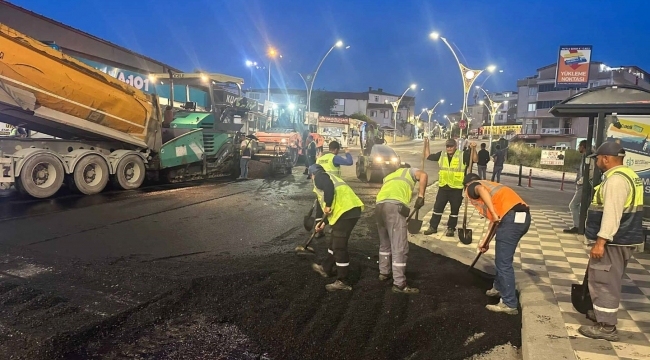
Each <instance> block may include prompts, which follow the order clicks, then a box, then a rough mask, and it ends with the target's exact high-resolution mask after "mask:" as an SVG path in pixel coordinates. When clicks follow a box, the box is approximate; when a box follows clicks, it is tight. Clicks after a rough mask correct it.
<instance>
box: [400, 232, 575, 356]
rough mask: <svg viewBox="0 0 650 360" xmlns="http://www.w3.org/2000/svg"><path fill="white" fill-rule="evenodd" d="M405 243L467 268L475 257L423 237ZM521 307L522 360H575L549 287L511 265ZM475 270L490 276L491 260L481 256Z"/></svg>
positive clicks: (420, 235) (456, 248) (492, 264)
mask: <svg viewBox="0 0 650 360" xmlns="http://www.w3.org/2000/svg"><path fill="white" fill-rule="evenodd" d="M409 241H410V242H412V243H414V244H415V245H418V246H421V247H424V248H425V249H428V250H430V251H431V252H434V253H436V254H439V255H442V256H446V257H448V258H451V259H454V260H456V261H459V262H461V263H463V264H465V265H468V266H469V265H470V264H471V263H472V261H473V260H474V257H475V256H476V254H475V253H474V252H472V251H469V250H467V249H464V248H459V247H456V246H454V245H451V244H448V243H444V242H438V241H435V239H434V238H429V237H427V236H425V235H422V234H419V235H409ZM514 266H515V277H516V279H517V290H518V291H519V303H520V306H521V312H522V313H521V344H522V347H521V353H522V357H523V359H524V360H548V359H562V360H575V359H576V356H575V353H574V351H573V347H572V346H571V343H570V341H569V334H568V333H567V331H566V328H565V325H564V319H563V318H562V313H561V312H560V308H559V306H558V303H557V300H556V299H555V294H554V293H553V289H552V288H551V286H550V284H545V283H543V282H541V281H540V279H539V278H538V277H537V276H536V275H535V274H534V273H533V274H530V273H528V272H526V271H523V270H521V264H514ZM474 268H475V269H476V270H479V271H482V272H484V273H487V274H491V275H494V274H495V268H494V261H493V259H492V258H491V257H485V256H482V257H481V258H480V259H479V261H478V262H477V263H476V265H475V266H474Z"/></svg>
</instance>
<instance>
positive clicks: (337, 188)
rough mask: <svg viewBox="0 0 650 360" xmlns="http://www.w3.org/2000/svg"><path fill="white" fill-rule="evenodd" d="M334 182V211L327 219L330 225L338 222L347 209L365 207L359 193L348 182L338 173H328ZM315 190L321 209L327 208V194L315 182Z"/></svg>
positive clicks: (332, 207)
mask: <svg viewBox="0 0 650 360" xmlns="http://www.w3.org/2000/svg"><path fill="white" fill-rule="evenodd" d="M327 175H329V177H330V179H332V182H333V183H334V201H332V206H331V209H332V213H331V214H330V216H329V217H328V218H327V221H328V223H329V224H330V225H334V224H336V221H337V220H338V219H339V218H340V217H341V215H343V214H344V213H345V212H346V211H350V210H352V209H354V208H355V207H360V208H361V210H363V209H364V206H363V201H361V199H359V197H358V196H357V194H355V193H354V191H352V188H351V187H350V185H348V184H346V183H345V181H343V180H342V179H341V178H339V177H338V176H336V175H332V174H329V173H328V174H327ZM314 192H315V193H316V197H317V198H318V203H319V204H320V207H321V209H325V194H324V192H323V191H322V190H320V189H318V188H317V187H316V184H314Z"/></svg>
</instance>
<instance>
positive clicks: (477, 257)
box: [469, 251, 483, 270]
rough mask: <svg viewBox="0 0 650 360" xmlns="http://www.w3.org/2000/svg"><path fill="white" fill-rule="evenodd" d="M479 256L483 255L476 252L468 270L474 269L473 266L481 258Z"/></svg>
mask: <svg viewBox="0 0 650 360" xmlns="http://www.w3.org/2000/svg"><path fill="white" fill-rule="evenodd" d="M481 255H483V253H482V252H480V251H479V252H478V254H476V257H475V258H474V261H472V265H470V266H469V270H471V269H473V268H474V265H476V262H477V261H478V259H479V258H480V257H481Z"/></svg>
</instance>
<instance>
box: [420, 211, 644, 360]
mask: <svg viewBox="0 0 650 360" xmlns="http://www.w3.org/2000/svg"><path fill="white" fill-rule="evenodd" d="M431 214H432V212H429V213H428V214H427V215H426V216H425V218H424V220H425V223H424V225H423V227H422V231H424V230H425V229H426V228H427V227H428V220H429V219H430V218H431ZM462 214H463V208H461V218H460V219H459V225H460V224H462ZM448 216H449V210H448V209H446V211H445V214H444V215H443V219H442V222H441V226H440V227H439V229H443V228H444V224H445V223H446V221H447V219H448ZM531 216H532V224H531V227H530V230H529V231H528V234H527V235H526V236H525V237H524V238H523V239H522V240H521V242H520V244H519V247H518V250H517V252H516V253H515V261H514V263H515V272H516V278H517V288H518V290H519V293H520V302H521V308H522V311H523V313H522V344H523V346H522V353H523V358H524V359H540V360H542V359H543V360H551V359H650V298H649V297H650V255H648V254H644V253H635V257H634V258H633V259H631V260H630V263H629V265H628V268H627V272H626V275H625V278H624V281H623V296H622V301H621V305H620V308H619V312H618V319H619V323H618V330H619V334H620V337H621V341H620V342H616V343H610V342H607V341H604V340H593V339H589V338H586V337H583V336H582V335H580V334H579V333H578V332H577V329H578V327H580V325H591V322H590V321H589V320H587V319H586V317H585V316H584V315H582V314H580V313H578V312H577V311H575V310H574V309H573V306H572V305H571V284H573V283H577V282H582V281H583V278H584V274H585V269H586V266H587V262H588V251H589V249H588V248H587V246H585V245H584V243H583V238H582V236H580V237H578V236H576V235H572V234H565V233H563V232H562V230H563V229H565V228H568V227H569V224H568V223H567V222H566V221H565V219H567V220H568V219H570V216H568V213H564V212H558V211H553V210H547V209H543V207H541V206H540V207H538V208H537V209H535V208H534V210H531ZM468 217H469V219H468V225H467V226H468V228H471V229H473V231H474V234H473V240H474V242H473V244H471V245H463V244H462V243H460V242H459V241H458V238H457V236H456V237H453V238H448V237H445V236H444V234H442V233H438V234H436V235H433V236H425V235H423V234H422V233H420V234H416V235H409V240H410V241H411V242H412V243H414V244H416V245H419V246H422V247H425V248H428V249H430V250H431V251H433V252H436V253H439V254H443V255H445V256H448V257H452V258H454V259H456V260H458V261H461V262H463V263H466V264H468V265H469V264H470V263H471V261H472V260H473V259H474V257H475V256H476V251H477V250H476V246H477V245H476V244H477V243H478V241H479V240H480V239H482V238H483V236H484V234H485V232H486V231H487V228H488V222H487V221H486V220H485V219H482V218H481V216H480V214H478V213H477V212H476V211H475V210H474V209H473V208H472V207H471V206H470V208H469V209H468ZM494 247H495V244H494V242H493V243H492V244H491V246H490V250H489V251H488V252H487V253H486V254H484V255H483V256H482V257H481V259H480V260H479V262H478V263H477V266H476V267H477V269H480V270H483V271H485V272H488V273H492V274H494V266H493V264H494Z"/></svg>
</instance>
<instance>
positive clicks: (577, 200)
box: [564, 140, 587, 234]
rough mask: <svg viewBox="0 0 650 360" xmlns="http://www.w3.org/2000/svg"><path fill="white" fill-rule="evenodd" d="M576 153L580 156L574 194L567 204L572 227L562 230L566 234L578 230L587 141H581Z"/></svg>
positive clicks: (575, 232)
mask: <svg viewBox="0 0 650 360" xmlns="http://www.w3.org/2000/svg"><path fill="white" fill-rule="evenodd" d="M578 151H579V152H580V153H581V154H582V157H581V158H580V164H579V165H578V169H577V172H578V173H577V174H576V192H575V193H574V194H573V198H572V199H571V202H569V211H570V212H571V216H572V217H573V227H572V228H570V229H564V232H565V233H567V234H577V233H578V232H579V228H580V205H581V203H582V186H583V181H582V173H583V171H584V166H585V160H586V158H587V157H586V152H587V140H582V141H581V142H580V144H579V145H578Z"/></svg>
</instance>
